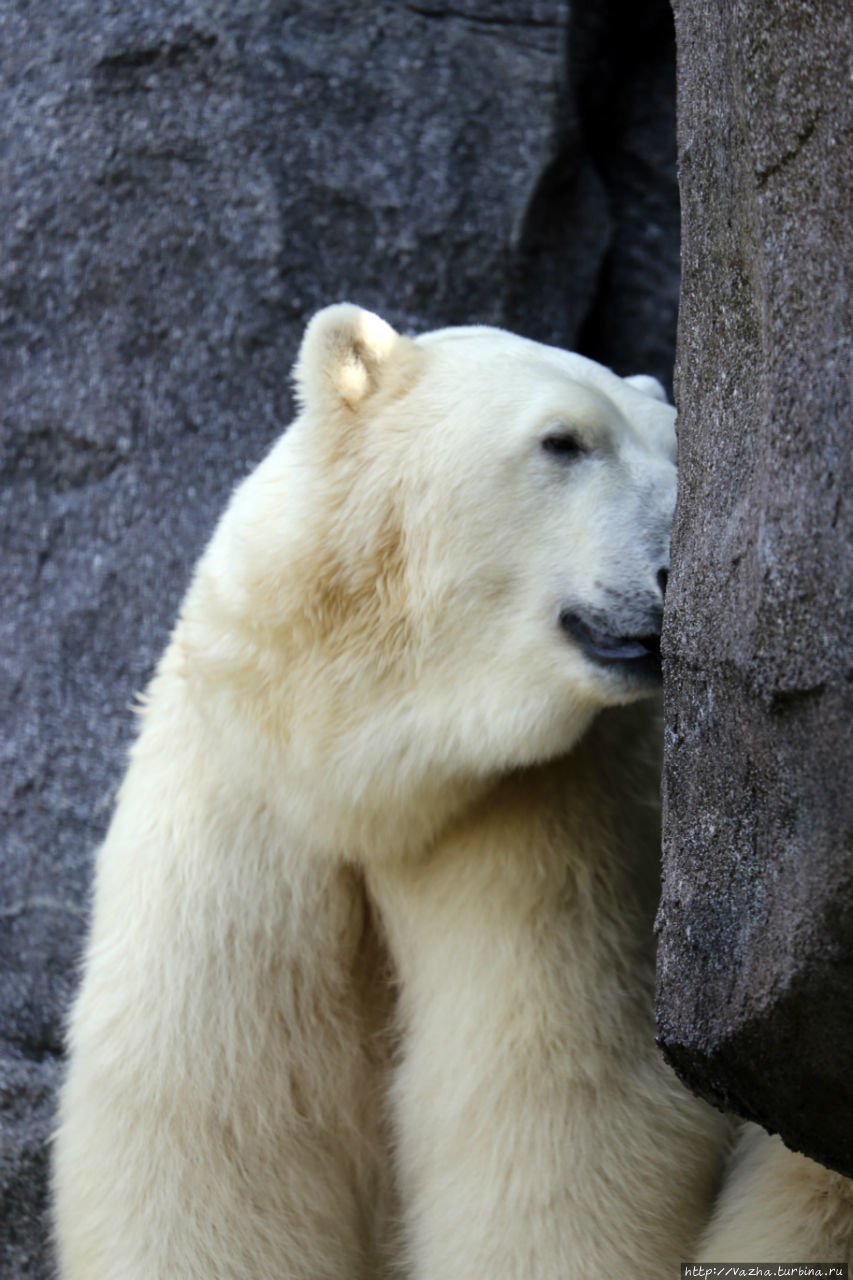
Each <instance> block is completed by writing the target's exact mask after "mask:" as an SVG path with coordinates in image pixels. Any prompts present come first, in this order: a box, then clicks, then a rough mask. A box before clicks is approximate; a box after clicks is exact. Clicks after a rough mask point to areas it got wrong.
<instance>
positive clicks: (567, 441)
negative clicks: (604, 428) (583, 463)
mask: <svg viewBox="0 0 853 1280" xmlns="http://www.w3.org/2000/svg"><path fill="white" fill-rule="evenodd" d="M542 448H543V449H544V451H545V452H546V453H547V454H549V455H550V457H552V458H556V459H557V460H558V461H559V462H574V461H575V460H576V459H577V458H582V457H583V455H584V454H585V453H586V449H585V448H584V446H583V445H582V444H581V442H580V440H578V438H577V436H576V435H574V434H573V433H572V432H571V431H565V430H561V431H551V432H549V434H548V435H547V436H543V438H542Z"/></svg>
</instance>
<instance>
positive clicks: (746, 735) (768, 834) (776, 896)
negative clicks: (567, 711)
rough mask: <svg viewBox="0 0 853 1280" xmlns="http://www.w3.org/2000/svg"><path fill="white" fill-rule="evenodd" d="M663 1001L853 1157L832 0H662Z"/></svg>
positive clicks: (848, 529) (851, 883) (851, 372)
mask: <svg viewBox="0 0 853 1280" xmlns="http://www.w3.org/2000/svg"><path fill="white" fill-rule="evenodd" d="M676 31H677V41H678V61H679V77H678V83H679V87H678V99H679V150H680V166H681V191H682V206H683V245H682V266H683V283H682V296H681V314H680V320H679V358H678V373H677V399H678V405H679V454H680V484H679V500H678V510H677V513H676V525H675V534H674V547H673V570H672V574H671V577H670V585H669V593H668V608H667V619H666V623H665V631H664V653H665V657H666V663H665V684H666V726H667V728H666V767H665V868H664V885H663V900H662V905H661V911H660V918H659V928H660V950H659V1027H660V1035H661V1043H662V1045H663V1047H664V1050H665V1053H666V1056H667V1057H668V1058H669V1060H670V1061H671V1062H672V1063H673V1065H674V1066H675V1067H676V1068H677V1070H678V1071H679V1072H680V1073H681V1074H682V1075H683V1077H684V1078H685V1079H686V1080H687V1081H688V1082H689V1083H690V1084H691V1085H692V1086H693V1087H694V1088H695V1089H697V1090H698V1091H699V1092H701V1093H702V1094H704V1095H705V1096H706V1097H708V1098H710V1099H711V1100H712V1101H714V1102H716V1103H718V1104H719V1105H722V1106H725V1107H728V1108H731V1109H732V1110H734V1111H736V1112H738V1113H740V1114H741V1115H744V1116H749V1117H751V1118H754V1119H757V1120H759V1121H761V1122H762V1123H763V1124H765V1125H766V1126H767V1127H768V1128H770V1129H771V1130H774V1131H778V1132H780V1133H781V1134H782V1136H783V1137H784V1138H785V1140H786V1141H787V1142H788V1143H789V1145H791V1146H793V1147H795V1148H797V1149H800V1150H803V1151H805V1152H807V1153H808V1154H810V1155H812V1156H814V1157H816V1158H817V1159H819V1160H821V1161H823V1162H825V1163H826V1164H829V1165H831V1166H833V1167H835V1168H837V1169H839V1170H841V1171H842V1172H844V1173H847V1174H851V1175H853V1085H851V1062H853V998H851V993H853V787H851V782H850V775H851V764H853V759H851V739H852V738H853V696H852V695H853V630H851V621H853V618H851V600H853V554H851V553H853V545H851V544H853V537H851V534H852V533H853V527H852V526H851V506H850V498H851V493H853V450H851V423H853V386H851V381H853V364H851V354H853V352H851V347H853V315H851V286H852V285H853V240H851V224H850V219H851V209H853V199H851V172H853V108H851V84H850V49H851V48H853V10H851V7H850V5H849V3H848V0H821V3H819V4H818V3H809V2H808V0H734V2H732V3H727V4H721V3H719V2H718V0H679V3H677V4H676Z"/></svg>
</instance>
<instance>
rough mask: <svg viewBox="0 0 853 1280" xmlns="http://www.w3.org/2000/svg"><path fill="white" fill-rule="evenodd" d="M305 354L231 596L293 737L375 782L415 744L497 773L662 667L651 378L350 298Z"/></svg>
mask: <svg viewBox="0 0 853 1280" xmlns="http://www.w3.org/2000/svg"><path fill="white" fill-rule="evenodd" d="M295 378H296V386H297V393H298V397H299V401H300V406H301V411H300V413H299V416H298V418H297V419H296V421H295V422H294V423H293V424H292V425H291V427H290V428H289V430H288V431H287V432H286V433H285V435H284V437H283V438H282V440H281V441H280V442H279V444H278V445H277V446H276V447H275V448H274V449H273V451H272V453H271V454H270V455H269V457H268V458H267V459H266V460H265V462H264V463H262V464H261V467H260V468H259V470H258V471H257V472H256V473H255V476H253V477H250V480H249V481H248V482H247V484H246V486H244V490H243V493H242V494H240V493H238V495H237V498H236V500H235V506H236V507H237V508H238V509H239V508H241V505H242V509H243V517H244V518H242V519H241V520H238V521H237V523H236V525H235V526H234V527H235V528H240V530H241V532H240V535H239V545H240V547H241V548H243V550H244V551H245V554H242V555H241V556H240V557H239V560H240V563H239V567H238V566H236V565H235V569H234V573H233V575H232V578H231V581H232V586H233V591H232V592H231V597H232V600H236V599H237V598H238V597H239V596H242V604H239V605H238V606H237V607H238V611H239V612H241V613H242V614H243V616H244V617H247V618H249V619H250V620H251V628H252V636H253V637H254V640H255V641H258V640H259V639H260V638H262V637H266V639H265V640H264V645H265V652H266V653H267V655H269V654H270V653H273V652H278V653H279V654H280V657H281V669H282V672H285V671H286V672H288V673H289V675H288V676H287V680H289V681H290V685H289V686H288V688H290V693H289V694H288V697H287V699H285V698H284V696H283V695H282V699H281V715H280V717H279V718H278V720H277V723H278V725H279V730H278V731H279V732H280V733H281V734H283V735H285V736H289V735H290V733H291V730H292V732H293V734H294V735H295V737H296V738H297V739H298V741H299V744H300V745H299V747H298V750H300V751H302V752H303V753H307V754H308V755H309V756H310V758H311V759H312V760H313V761H315V762H318V761H320V760H322V761H323V764H324V767H325V768H326V769H327V770H331V771H333V776H335V775H334V771H337V776H339V777H340V776H342V775H343V773H345V772H346V770H347V768H354V769H355V768H357V769H358V770H359V771H360V775H362V776H363V779H364V785H365V788H370V787H371V786H372V785H373V786H374V788H375V779H376V777H377V776H378V775H379V774H382V775H383V776H385V777H388V776H390V775H391V774H393V772H394V769H395V768H397V769H399V768H402V767H403V765H404V762H405V764H406V767H411V768H412V769H414V771H415V772H417V768H418V767H420V765H417V762H419V761H420V762H421V763H422V764H423V766H424V767H425V768H426V767H427V765H426V761H427V760H428V761H429V768H430V769H433V770H434V771H435V770H438V771H439V772H442V771H443V772H446V773H448V774H452V775H454V776H457V777H458V776H463V775H465V774H468V775H472V776H476V775H480V776H485V775H489V774H493V773H494V772H495V771H497V770H500V769H506V768H513V767H517V766H520V765H526V764H530V763H534V762H536V761H540V760H544V759H547V758H549V757H552V756H554V755H557V754H561V753H563V752H565V751H567V750H568V749H570V748H571V746H572V745H573V744H574V743H575V742H576V741H577V739H578V738H579V737H580V735H581V734H582V733H583V732H584V730H585V729H586V727H587V726H588V725H589V723H590V721H591V719H592V717H593V716H594V715H595V713H596V711H598V710H599V709H600V708H603V707H606V706H608V705H615V704H619V703H625V702H629V701H633V700H635V699H636V698H638V697H640V696H643V695H646V694H648V693H649V692H652V691H653V690H654V689H655V687H656V685H657V682H658V679H659V669H660V655H659V642H658V637H659V634H660V624H661V615H662V606H663V591H664V586H665V581H666V572H667V565H668V557H669V529H670V522H671V518H672V512H673V505H674V499H675V485H676V469H675V435H674V417H675V411H674V409H673V408H672V407H671V406H669V405H667V404H666V403H665V398H664V396H663V393H662V391H661V389H660V387H659V385H658V384H657V383H656V382H655V381H654V379H650V378H621V377H618V376H617V375H616V374H614V373H612V372H611V371H610V370H608V369H605V368H603V367H602V366H600V365H598V364H596V363H595V362H594V361H591V360H588V359H585V358H583V357H581V356H578V355H573V354H570V353H568V352H565V351H561V350H556V349H554V348H551V347H546V346H543V345H540V344H539V343H536V342H532V341H528V340H526V339H523V338H519V337H515V336H513V335H511V334H509V333H505V332H503V331H501V330H497V329H490V328H461V329H445V330H440V331H438V332H434V333H429V334H426V335H424V336H422V337H419V338H417V339H410V338H406V337H402V336H400V335H398V334H397V333H395V332H394V330H393V329H392V328H391V327H390V326H389V325H387V324H386V323H385V322H384V321H382V320H380V319H379V318H378V317H376V316H374V315H371V314H370V313H368V312H365V311H363V310H361V309H359V308H357V307H355V306H350V305H340V306H334V307H329V308H327V309H326V310H324V311H322V312H320V313H319V315H317V316H315V317H314V319H313V320H312V321H311V323H310V325H309V326H308V329H307V332H306V334H305V338H304V340H303V344H302V348H301V351H300V354H299V358H298V361H297V365H296V369H295ZM249 529H250V530H251V533H248V532H247V530H249ZM233 563H234V557H233V555H232V564H233ZM265 662H266V668H265V670H266V675H265V684H264V689H265V698H266V703H265V706H267V705H268V706H273V705H274V704H275V702H276V694H275V689H276V687H277V686H276V684H275V681H274V680H273V678H272V676H271V675H270V674H269V673H270V670H271V663H270V661H269V659H268V657H267V658H266V659H265ZM284 680H285V677H284V676H282V681H284ZM291 686H292V687H291ZM281 687H282V688H284V684H282V685H281ZM285 703H286V705H287V710H285ZM300 708H302V711H300ZM272 718H273V719H275V717H272ZM285 720H287V724H286V725H285ZM271 722H272V721H271ZM297 722H298V723H299V725H300V726H302V727H301V728H298V729H297V728H295V727H294V726H295V725H296V724H297ZM288 726H290V727H288ZM309 729H310V733H309ZM306 734H309V736H310V735H313V738H314V744H313V746H312V745H311V743H309V742H307V741H306V739H305V735H306ZM294 750H297V748H296V746H294ZM370 779H373V780H374V781H373V782H371V781H370Z"/></svg>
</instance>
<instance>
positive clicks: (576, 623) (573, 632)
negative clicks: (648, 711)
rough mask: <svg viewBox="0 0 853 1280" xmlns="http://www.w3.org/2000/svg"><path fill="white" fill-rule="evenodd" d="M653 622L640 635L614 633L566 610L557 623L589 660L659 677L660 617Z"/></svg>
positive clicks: (643, 675)
mask: <svg viewBox="0 0 853 1280" xmlns="http://www.w3.org/2000/svg"><path fill="white" fill-rule="evenodd" d="M654 621H655V623H656V624H657V630H655V631H651V630H650V631H649V632H647V633H644V634H642V635H616V634H614V633H613V632H609V631H604V630H601V629H600V628H598V627H593V626H592V625H591V624H590V623H588V622H586V621H584V619H583V618H581V617H580V615H579V614H577V613H572V612H571V611H569V610H566V611H564V612H563V613H561V614H560V626H561V627H562V628H563V630H564V631H565V633H566V635H568V636H570V637H571V639H572V640H574V641H575V643H576V644H578V645H579V646H580V648H581V649H582V650H583V653H584V654H585V656H586V657H587V658H589V659H590V660H591V661H592V662H595V663H597V664H598V665H599V666H609V667H620V668H621V669H622V670H623V671H624V672H626V673H627V672H630V673H632V674H634V675H638V676H641V677H643V678H646V679H648V678H649V677H651V678H653V679H656V680H659V679H660V674H661V660H660V620H659V619H658V618H656V619H655V620H654Z"/></svg>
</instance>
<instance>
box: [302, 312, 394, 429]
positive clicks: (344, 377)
mask: <svg viewBox="0 0 853 1280" xmlns="http://www.w3.org/2000/svg"><path fill="white" fill-rule="evenodd" d="M405 341H406V340H405V339H403V338H400V336H399V334H397V333H395V332H394V330H393V329H392V328H391V326H390V324H386V323H385V321H384V320H380V318H379V316H375V315H373V313H372V312H370V311H364V310H362V308H361V307H356V306H353V305H352V304H351V303H349V302H342V303H339V304H338V305H337V306H333V307H326V308H325V309H324V310H323V311H319V312H318V313H317V315H315V316H314V318H313V319H312V320H311V322H310V323H309V325H308V328H307V329H306V330H305V336H304V338H303V339H302V346H301V347H300V349H299V356H298V358H297V361H296V366H295V368H294V371H293V377H294V382H295V384H296V395H297V399H298V400H299V403H300V405H301V407H302V408H310V409H313V410H319V411H320V412H321V413H329V412H334V411H335V410H340V409H344V410H350V411H351V412H353V413H355V412H357V411H358V409H359V408H360V407H361V406H362V405H363V404H364V402H365V401H366V400H367V399H368V398H369V397H370V396H371V395H373V394H374V392H375V391H377V390H378V389H379V387H380V386H381V385H382V382H383V378H384V376H385V374H386V371H387V368H388V365H389V363H390V362H391V356H392V355H393V353H394V351H395V349H396V348H397V346H398V345H399V344H400V343H404V342H405Z"/></svg>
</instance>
